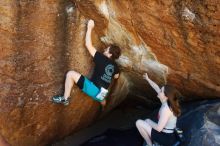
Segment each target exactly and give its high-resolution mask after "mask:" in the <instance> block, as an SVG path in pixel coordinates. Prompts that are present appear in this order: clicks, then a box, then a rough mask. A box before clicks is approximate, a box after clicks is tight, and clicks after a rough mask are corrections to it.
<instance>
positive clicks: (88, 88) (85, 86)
mask: <svg viewBox="0 0 220 146" xmlns="http://www.w3.org/2000/svg"><path fill="white" fill-rule="evenodd" d="M77 86H78V87H79V88H80V89H81V90H82V91H83V92H84V93H85V94H87V95H88V96H90V97H92V99H93V100H95V101H99V102H101V101H102V100H100V99H98V98H96V96H97V95H98V94H99V92H100V89H99V88H98V87H97V86H96V85H95V84H93V82H92V81H90V80H89V79H88V78H86V77H84V76H83V75H81V76H80V78H79V80H78V82H77Z"/></svg>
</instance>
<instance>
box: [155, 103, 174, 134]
mask: <svg viewBox="0 0 220 146" xmlns="http://www.w3.org/2000/svg"><path fill="white" fill-rule="evenodd" d="M163 108H169V106H168V104H167V102H164V103H163V104H162V106H161V108H160V111H159V115H160V112H161V110H162V109H163ZM169 109H170V108H169ZM171 112H172V111H171ZM176 122H177V117H176V116H175V115H174V114H173V112H172V115H171V117H170V118H169V120H168V121H167V123H166V125H165V127H164V129H163V130H162V131H163V132H165V133H173V130H171V129H174V128H176ZM169 129H170V130H169Z"/></svg>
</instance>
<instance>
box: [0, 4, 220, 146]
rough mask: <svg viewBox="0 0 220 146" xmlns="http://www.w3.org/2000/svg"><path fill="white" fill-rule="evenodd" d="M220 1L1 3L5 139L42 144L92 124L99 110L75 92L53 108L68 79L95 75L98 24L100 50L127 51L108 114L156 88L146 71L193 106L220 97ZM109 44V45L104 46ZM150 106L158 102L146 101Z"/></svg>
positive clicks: (22, 145)
mask: <svg viewBox="0 0 220 146" xmlns="http://www.w3.org/2000/svg"><path fill="white" fill-rule="evenodd" d="M219 3H220V2H219V1H217V0H216V1H215V0H207V1H199V2H195V1H186V0H185V1H171V0H166V1H162V0H161V1H155V2H153V1H143V0H135V1H133V0H129V1H117V0H114V1H110V0H97V1H90V0H80V1H79V0H76V1H74V0H72V1H70V0H63V1H59V0H55V1H50V0H34V1H30V0H22V1H21V0H20V1H15V0H11V1H4V0H1V1H0V44H1V45H0V49H1V53H0V74H1V78H0V87H1V90H0V107H1V108H0V123H1V124H0V133H1V135H2V137H4V138H5V139H6V140H7V141H8V142H9V143H10V144H11V145H13V146H30V145H31V146H35V145H36V146H39V145H45V144H47V143H49V142H51V141H54V140H57V139H58V138H61V137H63V136H64V135H67V134H69V133H70V132H74V131H76V130H79V129H80V128H82V127H85V126H87V125H88V124H89V123H91V122H92V121H93V120H94V119H95V118H96V117H97V116H98V115H99V104H98V103H96V102H94V101H92V100H91V99H90V98H88V97H87V96H85V95H84V94H83V93H81V92H80V91H79V90H78V89H77V88H76V87H74V89H73V93H72V100H71V104H70V106H68V107H63V106H58V105H54V104H51V102H50V97H51V96H53V95H55V94H62V92H63V83H64V79H65V74H66V72H67V71H68V70H70V69H74V70H77V71H79V72H80V73H82V74H84V75H91V73H90V69H91V68H92V67H93V64H91V61H92V58H91V57H90V55H89V53H88V51H87V50H86V48H85V46H84V37H85V30H86V27H85V26H86V22H87V20H88V18H92V19H94V20H95V23H96V26H95V31H94V32H93V42H94V45H95V47H96V48H100V50H102V49H101V48H104V47H106V46H107V45H108V44H110V43H114V44H116V45H118V46H120V47H121V48H122V51H123V52H122V54H123V55H122V56H121V58H120V59H119V60H118V63H119V64H120V66H121V69H122V73H121V76H120V79H119V80H118V81H117V84H116V86H114V88H112V90H111V95H110V97H109V101H108V106H107V110H111V109H112V108H114V107H115V106H117V105H118V104H119V103H120V102H121V101H123V100H124V99H125V97H126V96H127V94H132V95H136V96H137V97H140V98H143V97H144V96H147V95H152V94H153V92H152V89H151V88H149V86H147V84H146V83H144V82H143V80H142V77H141V76H142V73H143V72H146V71H147V72H148V73H149V74H150V77H151V78H152V79H154V80H155V81H156V82H158V83H160V84H161V85H162V84H164V83H170V84H173V85H175V86H176V87H177V88H178V89H180V90H181V91H182V93H184V95H185V96H186V97H187V98H186V99H185V100H191V99H195V98H202V97H209V98H212V97H216V96H217V97H220V85H219V83H220V78H219V75H220V72H219V70H220V49H219V45H220V44H219V39H220V35H219V34H220V32H219V28H220V26H219V17H220V15H219V14H220V13H219V10H220V9H219ZM100 40H101V41H100ZM143 99H145V100H149V102H150V101H151V100H152V99H151V98H150V97H149V98H143Z"/></svg>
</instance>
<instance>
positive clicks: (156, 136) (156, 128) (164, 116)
mask: <svg viewBox="0 0 220 146" xmlns="http://www.w3.org/2000/svg"><path fill="white" fill-rule="evenodd" d="M143 77H144V79H145V80H147V81H148V83H149V84H150V85H151V87H152V88H153V89H154V90H155V91H156V92H157V94H158V95H157V97H158V98H159V99H160V101H161V103H162V105H161V107H160V110H159V113H158V123H156V122H154V121H152V120H150V119H146V120H137V121H136V127H137V129H138V131H139V132H140V134H141V136H142V137H143V138H144V139H145V141H146V142H147V145H148V146H152V145H153V144H152V143H153V142H157V143H159V144H161V145H163V146H172V145H174V144H175V143H177V142H178V140H177V138H176V136H175V133H174V129H175V128H176V122H177V117H178V116H180V114H181V110H180V105H179V97H180V96H181V94H180V93H179V92H178V90H177V89H175V88H174V87H172V86H170V85H165V86H163V87H162V88H161V89H160V87H159V86H158V85H157V84H156V83H155V82H153V81H152V80H151V79H150V78H149V77H148V75H147V73H145V74H144V76H143Z"/></svg>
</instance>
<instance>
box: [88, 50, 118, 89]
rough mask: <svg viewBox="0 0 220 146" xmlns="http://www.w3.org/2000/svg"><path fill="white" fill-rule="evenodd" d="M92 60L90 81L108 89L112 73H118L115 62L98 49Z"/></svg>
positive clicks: (112, 76)
mask: <svg viewBox="0 0 220 146" xmlns="http://www.w3.org/2000/svg"><path fill="white" fill-rule="evenodd" d="M93 61H94V62H95V68H94V72H93V75H92V78H91V81H92V82H93V83H94V84H95V85H96V86H97V87H98V88H101V87H104V88H105V89H108V87H109V85H110V84H111V81H112V79H113V78H114V75H115V74H118V73H119V69H118V66H117V64H116V63H115V62H114V61H113V60H111V59H109V58H108V57H106V56H105V55H103V54H102V53H100V52H98V51H96V53H95V56H94V58H93Z"/></svg>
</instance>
